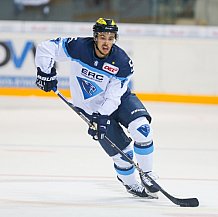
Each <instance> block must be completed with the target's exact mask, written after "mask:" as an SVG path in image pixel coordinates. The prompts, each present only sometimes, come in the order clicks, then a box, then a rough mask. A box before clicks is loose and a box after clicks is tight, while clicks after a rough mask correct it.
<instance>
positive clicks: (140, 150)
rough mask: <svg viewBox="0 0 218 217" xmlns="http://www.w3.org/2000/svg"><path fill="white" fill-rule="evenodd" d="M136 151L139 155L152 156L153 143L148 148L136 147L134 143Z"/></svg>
mask: <svg viewBox="0 0 218 217" xmlns="http://www.w3.org/2000/svg"><path fill="white" fill-rule="evenodd" d="M134 151H135V153H136V154H139V155H148V154H151V153H152V152H153V151H154V145H153V142H152V143H151V144H150V145H148V146H141V145H136V144H135V143H134Z"/></svg>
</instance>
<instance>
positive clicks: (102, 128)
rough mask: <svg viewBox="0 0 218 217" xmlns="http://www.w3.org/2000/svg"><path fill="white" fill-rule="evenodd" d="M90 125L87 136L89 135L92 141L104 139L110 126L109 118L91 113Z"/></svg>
mask: <svg viewBox="0 0 218 217" xmlns="http://www.w3.org/2000/svg"><path fill="white" fill-rule="evenodd" d="M91 124H92V125H93V127H89V130H88V134H89V135H91V136H92V138H93V139H94V140H101V139H104V137H105V135H106V133H107V128H108V126H109V125H110V119H109V116H108V115H101V114H99V113H93V114H92V119H91Z"/></svg>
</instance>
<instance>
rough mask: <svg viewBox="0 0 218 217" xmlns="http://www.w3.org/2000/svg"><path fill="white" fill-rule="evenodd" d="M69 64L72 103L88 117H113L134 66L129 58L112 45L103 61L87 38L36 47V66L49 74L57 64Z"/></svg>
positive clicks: (51, 41)
mask: <svg viewBox="0 0 218 217" xmlns="http://www.w3.org/2000/svg"><path fill="white" fill-rule="evenodd" d="M66 60H68V61H71V62H72V70H71V73H70V90H71V96H72V102H73V104H74V105H75V106H77V107H79V108H81V109H83V110H84V111H85V112H87V113H88V114H92V113H93V112H99V113H100V114H102V115H110V114H112V113H113V112H114V111H115V110H116V109H117V108H118V106H119V105H120V103H121V97H122V96H123V94H124V93H125V92H126V91H127V90H128V83H129V81H130V78H131V76H132V73H133V64H132V61H131V59H130V58H129V57H128V55H127V54H126V53H125V52H124V51H123V50H122V49H121V48H119V47H118V46H116V45H113V47H112V50H111V52H110V54H109V55H108V56H107V57H106V58H102V59H101V58H98V57H97V56H96V55H95V52H94V40H93V38H92V37H86V38H57V39H56V40H50V41H44V42H42V43H40V44H39V45H38V46H37V49H36V56H35V63H36V66H37V67H40V68H41V70H42V71H43V72H45V73H48V74H49V73H50V71H51V68H52V67H53V65H54V63H55V62H56V61H66Z"/></svg>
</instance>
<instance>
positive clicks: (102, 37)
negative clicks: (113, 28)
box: [95, 32, 115, 57]
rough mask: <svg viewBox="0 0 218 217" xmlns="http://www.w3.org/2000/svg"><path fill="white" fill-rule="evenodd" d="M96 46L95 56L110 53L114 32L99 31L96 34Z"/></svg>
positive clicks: (103, 55)
mask: <svg viewBox="0 0 218 217" xmlns="http://www.w3.org/2000/svg"><path fill="white" fill-rule="evenodd" d="M96 42H97V46H98V49H99V50H100V51H99V50H98V49H95V51H96V54H97V56H99V57H105V56H107V55H108V54H109V53H110V50H111V48H112V46H113V44H114V42H115V33H112V32H100V33H98V36H97V41H96Z"/></svg>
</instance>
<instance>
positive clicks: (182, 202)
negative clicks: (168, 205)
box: [174, 198, 199, 207]
mask: <svg viewBox="0 0 218 217" xmlns="http://www.w3.org/2000/svg"><path fill="white" fill-rule="evenodd" d="M176 200H177V201H174V202H175V203H176V204H177V205H179V206H181V207H197V206H199V201H198V199H197V198H188V199H176Z"/></svg>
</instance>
